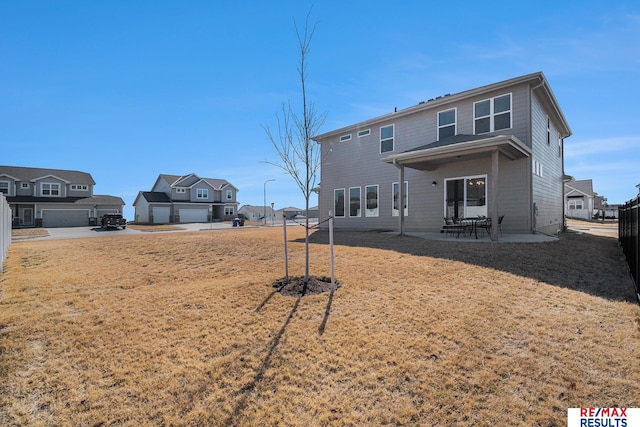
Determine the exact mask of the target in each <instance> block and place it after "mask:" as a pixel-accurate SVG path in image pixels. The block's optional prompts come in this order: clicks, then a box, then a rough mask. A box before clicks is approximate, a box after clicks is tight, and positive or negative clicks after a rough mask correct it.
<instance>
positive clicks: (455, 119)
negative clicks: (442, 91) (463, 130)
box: [436, 107, 475, 141]
mask: <svg viewBox="0 0 640 427" xmlns="http://www.w3.org/2000/svg"><path fill="white" fill-rule="evenodd" d="M451 110H453V135H454V136H455V135H457V134H458V108H457V107H454V108H449V109H447V110H442V111H438V114H437V115H436V120H437V121H438V123H437V125H438V129H437V130H436V141H440V129H442V128H446V127H449V126H451V124H448V125H441V124H440V113H447V112H449V111H451ZM474 123H475V121H474Z"/></svg>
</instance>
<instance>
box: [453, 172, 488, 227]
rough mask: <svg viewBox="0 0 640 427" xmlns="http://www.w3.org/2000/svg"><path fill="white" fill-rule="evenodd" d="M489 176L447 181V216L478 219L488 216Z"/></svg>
mask: <svg viewBox="0 0 640 427" xmlns="http://www.w3.org/2000/svg"><path fill="white" fill-rule="evenodd" d="M486 182H487V176H486V175H484V176H471V177H464V178H454V179H447V180H445V187H446V190H445V191H446V193H445V216H446V217H449V218H476V217H479V216H487V185H486Z"/></svg>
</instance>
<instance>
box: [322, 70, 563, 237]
mask: <svg viewBox="0 0 640 427" xmlns="http://www.w3.org/2000/svg"><path fill="white" fill-rule="evenodd" d="M570 135H571V130H570V128H569V125H568V124H567V121H566V119H565V117H564V115H563V113H562V111H561V110H560V106H559V105H558V102H557V101H556V98H555V96H554V94H553V92H552V91H551V88H550V86H549V83H548V82H547V79H546V78H545V76H544V74H543V73H541V72H537V73H533V74H528V75H525V76H521V77H516V78H513V79H510V80H505V81H502V82H498V83H494V84H490V85H487V86H482V87H479V88H476V89H471V90H467V91H464V92H460V93H457V94H453V95H451V94H446V95H443V96H438V97H437V98H434V99H429V100H428V101H425V102H420V103H419V104H418V105H415V106H413V107H409V108H406V109H403V110H397V111H394V112H392V113H390V114H386V115H383V116H380V117H375V118H372V119H370V120H366V121H363V122H360V123H356V124H353V125H350V126H347V127H343V128H341V129H337V130H334V131H331V132H327V133H324V134H322V135H318V136H315V137H314V138H313V139H314V140H315V141H317V142H318V143H320V144H321V153H322V154H321V155H322V165H321V175H322V177H321V178H322V188H321V191H320V195H319V217H320V221H321V222H322V221H323V220H325V219H326V218H327V217H328V215H329V212H332V213H333V215H334V218H335V220H334V223H335V227H336V228H349V229H397V230H398V231H399V232H400V233H402V232H404V231H438V230H440V229H441V227H442V225H443V219H444V218H473V217H480V216H486V217H490V218H495V219H497V218H499V217H500V216H502V215H504V219H503V222H502V224H501V229H502V231H503V232H505V233H535V232H542V233H548V234H552V233H557V232H558V231H560V230H561V229H562V227H563V217H564V212H563V178H564V153H563V147H564V138H567V137H568V136H570ZM401 182H402V183H403V184H404V185H402V186H401V185H399V183H401ZM400 200H403V201H404V202H403V203H402V206H403V209H398V208H399V203H398V201H400ZM497 230H498V221H497V220H493V221H492V231H493V232H492V233H491V236H492V238H494V239H495V238H498V233H497Z"/></svg>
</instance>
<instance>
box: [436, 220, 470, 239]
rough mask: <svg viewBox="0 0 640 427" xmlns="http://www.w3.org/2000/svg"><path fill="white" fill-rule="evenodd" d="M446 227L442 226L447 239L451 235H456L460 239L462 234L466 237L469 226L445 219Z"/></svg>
mask: <svg viewBox="0 0 640 427" xmlns="http://www.w3.org/2000/svg"><path fill="white" fill-rule="evenodd" d="M442 219H443V220H444V225H443V226H442V230H441V232H443V233H446V234H447V237H448V236H449V234H453V233H455V234H456V237H460V233H462V234H463V235H464V233H465V232H466V230H467V225H466V224H462V223H459V222H456V221H454V220H453V218H447V217H443V218H442Z"/></svg>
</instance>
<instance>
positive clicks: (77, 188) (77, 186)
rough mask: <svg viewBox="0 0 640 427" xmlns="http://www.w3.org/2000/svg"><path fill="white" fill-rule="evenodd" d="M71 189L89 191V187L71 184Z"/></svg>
mask: <svg viewBox="0 0 640 427" xmlns="http://www.w3.org/2000/svg"><path fill="white" fill-rule="evenodd" d="M71 189H72V190H75V191H87V190H89V187H88V186H86V185H82V184H71Z"/></svg>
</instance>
